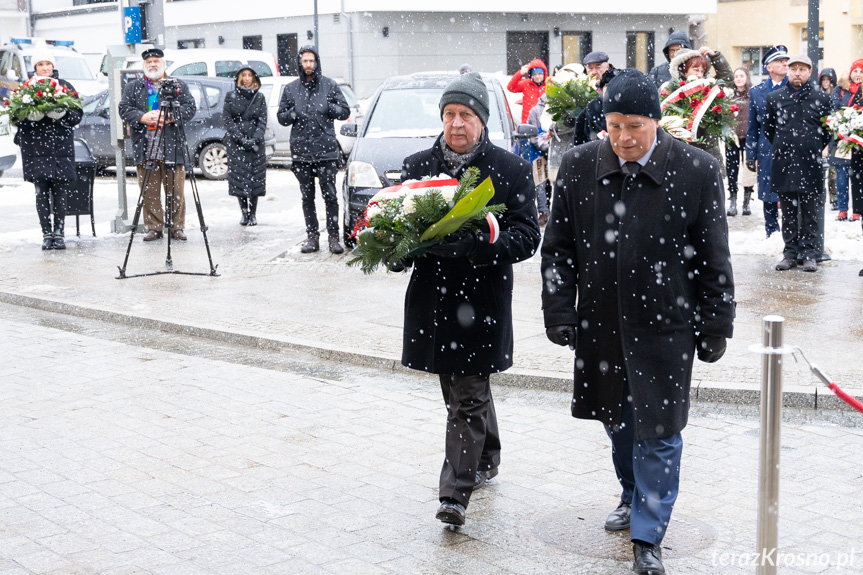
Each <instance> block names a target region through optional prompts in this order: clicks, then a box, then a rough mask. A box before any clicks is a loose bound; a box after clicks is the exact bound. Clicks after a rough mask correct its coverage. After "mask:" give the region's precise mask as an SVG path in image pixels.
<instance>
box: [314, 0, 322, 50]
mask: <svg viewBox="0 0 863 575" xmlns="http://www.w3.org/2000/svg"><path fill="white" fill-rule="evenodd" d="M315 52H317V53H318V54H320V53H321V50H320V48H318V0H315Z"/></svg>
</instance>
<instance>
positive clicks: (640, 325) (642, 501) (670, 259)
mask: <svg viewBox="0 0 863 575" xmlns="http://www.w3.org/2000/svg"><path fill="white" fill-rule="evenodd" d="M603 105H604V110H605V117H606V122H607V125H608V138H606V139H604V140H599V141H596V142H591V143H588V144H585V145H583V146H579V147H577V148H573V149H572V150H570V151H569V152H568V153H567V154H566V155H565V156H564V157H563V161H562V164H561V166H560V171H559V172H558V176H557V184H556V188H555V197H554V202H553V204H552V212H551V221H550V222H549V224H548V226H547V227H546V234H545V240H544V241H543V245H542V281H543V292H542V305H543V314H544V317H545V325H546V334H547V336H548V338H549V339H550V340H551V341H552V342H554V343H556V344H558V345H564V346H569V347H570V348H572V349H574V350H575V382H574V393H573V400H572V415H573V416H574V417H577V418H581V419H596V420H599V421H601V422H602V423H603V424H604V425H605V428H606V432H607V433H608V436H609V438H610V439H611V443H612V460H613V463H614V469H615V471H616V473H617V476H618V479H619V481H620V484H621V487H622V488H623V492H622V494H621V496H620V502H619V505H618V507H617V509H615V511H614V512H613V513H611V515H609V517H608V519H607V520H606V523H605V528H606V529H607V530H609V531H620V530H625V529H630V538H631V540H632V542H633V553H634V556H635V564H634V565H633V569H634V570H635V571H636V572H637V573H664V572H665V571H664V568H663V566H662V554H661V552H660V547H659V546H660V543H661V542H662V538H663V536H664V535H665V530H666V528H667V527H668V523H669V520H670V518H671V511H672V507H673V505H674V502H675V499H676V497H677V492H678V486H679V477H680V456H681V450H682V443H683V442H682V439H681V435H680V432H681V430H682V429H683V428H684V426H685V425H686V422H687V418H688V413H689V401H690V394H689V391H690V383H691V376H692V362H693V357H694V356H695V355H696V353H697V355H698V358H699V359H701V360H702V361H707V362H714V361H717V360H718V359H719V358H720V357H721V356H722V354H723V353H724V351H725V340H726V338H729V337H731V335H732V321H733V318H734V282H733V278H732V271H731V261H730V254H729V250H728V228H727V224H726V220H725V210H724V208H723V206H724V191H723V185H722V178H721V175H720V171H719V165H718V164H717V162H716V160H715V159H714V158H713V157H712V156H710V155H709V154H707V153H706V152H704V151H702V150H699V149H697V148H695V147H693V146H689V145H687V144H685V143H683V142H680V141H678V140H675V139H674V138H672V137H671V136H669V135H668V134H667V133H665V132H664V131H663V130H661V129H658V125H659V124H658V120H659V118H660V117H661V112H660V109H659V94H658V93H657V90H656V85H655V84H654V83H653V81H652V80H650V79H649V78H648V77H647V76H645V75H643V74H642V73H641V72H638V71H637V70H623V71H621V73H620V74H619V75H618V76H616V77H615V78H614V79H613V80H611V82H610V83H609V84H608V86H607V87H606V89H605V94H604V97H603Z"/></svg>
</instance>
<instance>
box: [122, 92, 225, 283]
mask: <svg viewBox="0 0 863 575" xmlns="http://www.w3.org/2000/svg"><path fill="white" fill-rule="evenodd" d="M178 92H179V85H177V84H176V83H173V82H170V80H168V81H166V80H163V85H162V86H160V87H159V118H158V124H157V126H161V128H159V129H157V130H156V134H155V137H153V138H149V142H148V145H147V153H146V155H145V161H144V175H143V177H142V178H141V193H140V194H139V196H138V205H137V207H136V208H135V217H134V218H133V219H132V225H131V226H130V228H131V230H132V233H131V234H130V236H129V245H128V246H127V247H126V258H125V259H124V260H123V265H122V266H117V268H118V269H119V270H120V275H118V276H117V279H126V278H134V277H143V276H155V275H161V274H183V275H193V276H218V275H219V274H217V273H216V268H217V267H218V266H214V265H213V256H212V255H211V254H210V242H209V240H208V239H207V225H206V224H205V223H204V212H203V211H202V210H201V196H200V195H199V194H198V184H197V181H196V180H195V173H194V169H193V168H192V166H193V164H192V155H191V153H190V152H189V146H188V143H187V140H186V130H185V126H184V124H183V118H182V116H181V115H180V114H179V108H180V102H179V101H177V100H176V99H175V98H176V95H177V93H178ZM163 95H164V96H165V97H164V98H163ZM168 124H173V125H174V129H173V130H171V132H172V138H173V144H174V147H173V157H171V158H169V157H168V139H167V136H166V135H165V132H166V131H167V130H166V129H165V128H166V127H167V126H168ZM160 152H161V156H160ZM178 154H182V158H183V159H184V161H185V165H186V166H189V170H188V172H187V173H188V175H189V186H190V188H191V189H192V198H193V199H194V201H195V210H196V211H197V213H198V222H199V223H200V225H201V234H202V235H203V236H204V247H205V248H206V250H207V259H208V260H209V262H210V272H209V273H207V272H184V271H178V270H175V269H174V263H173V260H172V259H171V240H172V239H173V236H174V184H175V178H176V177H177V170H176V168H177V165H178V164H177V161H176V160H177V155H178ZM157 161H161V162H162V170H161V172H162V182H161V185H162V187H163V188H164V190H165V209H164V228H165V229H166V230H167V236H168V254H167V257H166V259H165V270H164V271H155V272H150V273H143V274H132V275H126V266H127V264H128V263H129V253H130V252H131V251H132V243H133V242H134V240H135V232H136V231H137V230H138V222H139V221H140V219H141V210H142V209H143V207H144V193H145V191H146V190H147V185H148V184H149V182H150V179H151V178H152V177H154V175H153V174H154V172H155V171H156V170H157V166H156V162H157Z"/></svg>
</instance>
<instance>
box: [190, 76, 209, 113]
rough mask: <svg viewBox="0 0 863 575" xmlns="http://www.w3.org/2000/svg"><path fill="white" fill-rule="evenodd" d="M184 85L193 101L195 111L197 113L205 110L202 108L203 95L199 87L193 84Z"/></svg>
mask: <svg viewBox="0 0 863 575" xmlns="http://www.w3.org/2000/svg"><path fill="white" fill-rule="evenodd" d="M186 85H187V86H189V93H190V94H191V95H192V97H193V98H194V99H195V111H196V112H199V111H201V110H203V109H204V108H206V106H204V93H203V92H201V86H200V85H199V84H196V83H195V82H189V83H188V84H186Z"/></svg>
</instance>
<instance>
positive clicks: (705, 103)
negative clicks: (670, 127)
mask: <svg viewBox="0 0 863 575" xmlns="http://www.w3.org/2000/svg"><path fill="white" fill-rule="evenodd" d="M723 91H724V90H723V89H722V88H721V87H719V86H713V88H711V89H710V92H708V94H707V97H706V98H704V100H702V101H701V103H699V104H698V107H697V108H696V109H695V118H693V120H692V123H691V124H690V125H689V131H690V132H691V133H692V137H693V138H694V137H695V134H696V132H698V125H699V124H700V123H701V119H702V118H703V117H704V114H706V113H707V112H708V111H709V110H710V105H711V104H713V100H715V99H716V96H717V95H719V93H720V92H723Z"/></svg>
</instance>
